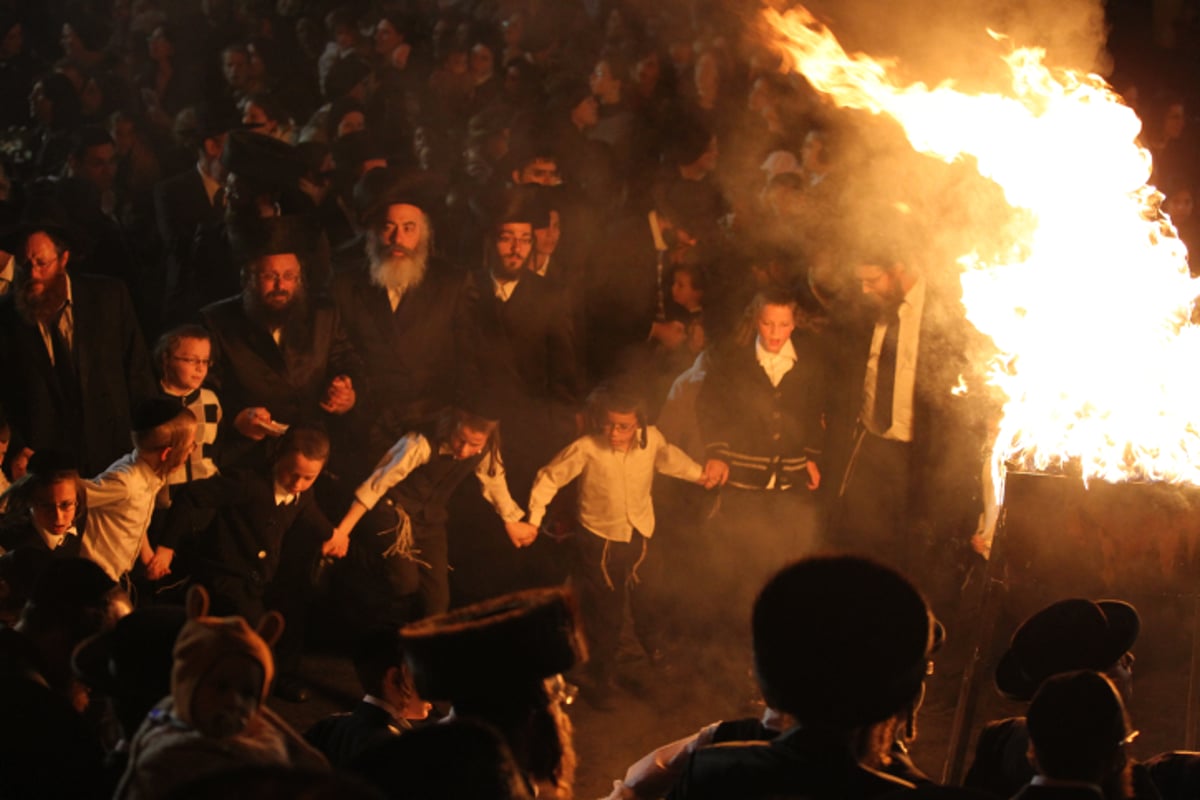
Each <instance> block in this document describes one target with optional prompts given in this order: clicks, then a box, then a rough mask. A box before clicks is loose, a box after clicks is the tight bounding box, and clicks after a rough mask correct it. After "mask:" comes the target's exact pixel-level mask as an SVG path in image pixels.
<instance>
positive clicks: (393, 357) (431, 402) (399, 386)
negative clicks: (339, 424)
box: [333, 169, 462, 477]
mask: <svg viewBox="0 0 1200 800" xmlns="http://www.w3.org/2000/svg"><path fill="white" fill-rule="evenodd" d="M355 196H356V200H357V204H358V207H359V213H360V224H361V225H362V227H363V228H364V236H363V240H364V250H365V255H366V258H365V262H363V263H359V264H354V265H347V266H346V267H344V268H343V269H341V270H339V271H338V272H336V273H335V275H334V279H333V297H334V302H335V303H336V305H337V308H338V310H339V311H340V312H341V316H342V319H343V320H344V321H345V325H346V332H347V334H348V336H349V337H350V341H351V343H352V344H353V346H354V349H355V350H356V351H357V352H358V354H359V355H360V356H361V357H362V361H363V369H364V375H365V379H366V382H367V385H368V387H369V397H367V398H366V407H367V408H369V411H364V416H365V418H366V419H369V420H370V421H371V426H370V430H369V431H368V433H367V442H368V444H367V445H366V447H367V451H368V452H367V455H368V456H369V458H364V462H365V463H366V464H367V466H368V468H369V467H370V465H371V464H374V463H375V461H376V460H377V459H378V457H379V456H381V455H382V454H383V453H384V452H386V451H387V449H388V448H389V447H390V446H391V445H392V444H393V443H394V442H395V441H396V440H397V439H399V438H400V437H401V436H402V435H404V434H405V433H407V432H408V431H409V430H411V429H412V428H413V426H415V425H420V424H422V423H424V422H427V421H429V420H430V419H432V418H433V417H434V416H435V415H436V413H437V411H438V410H439V409H441V408H443V407H445V406H447V405H450V404H451V403H452V402H454V400H455V399H456V398H455V390H456V386H457V384H458V381H457V372H458V366H459V360H458V358H457V357H456V354H455V334H454V314H455V307H456V305H457V303H458V298H459V294H460V292H461V289H462V276H461V274H459V273H458V272H456V271H455V270H453V269H451V268H450V267H449V265H447V264H446V263H445V262H443V261H441V260H440V259H438V258H437V257H435V256H434V255H433V234H434V232H433V226H432V225H431V224H430V221H429V215H428V213H427V209H428V208H432V203H433V200H432V198H431V197H430V196H428V193H427V192H424V191H423V190H422V188H421V186H420V185H419V184H418V183H416V182H415V181H413V180H412V179H410V178H409V177H407V176H404V175H402V174H398V173H394V172H391V171H390V170H382V169H377V170H373V171H372V172H369V173H367V175H366V176H364V177H363V179H362V181H360V183H359V186H358V187H356V189H355ZM362 477H365V473H364V475H363V476H362Z"/></svg>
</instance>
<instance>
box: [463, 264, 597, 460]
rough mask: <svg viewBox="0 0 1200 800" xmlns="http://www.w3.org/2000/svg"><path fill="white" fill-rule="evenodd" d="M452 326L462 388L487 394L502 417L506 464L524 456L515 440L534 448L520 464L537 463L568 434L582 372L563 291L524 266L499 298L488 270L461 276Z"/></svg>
mask: <svg viewBox="0 0 1200 800" xmlns="http://www.w3.org/2000/svg"><path fill="white" fill-rule="evenodd" d="M456 328H457V331H458V334H459V336H460V344H459V352H460V353H462V354H463V362H464V367H463V372H464V374H463V387H464V391H465V393H466V394H467V395H468V396H471V397H478V398H486V399H487V403H488V405H489V406H490V407H491V410H492V413H494V414H495V415H496V417H497V418H498V419H499V420H500V422H501V431H502V433H503V434H504V436H505V437H506V438H505V440H504V445H505V460H506V462H508V464H507V466H508V468H509V470H510V472H511V469H512V468H513V467H514V466H519V462H523V461H526V460H527V459H523V458H521V457H520V455H521V454H520V453H517V452H516V450H515V449H514V448H519V449H521V450H530V448H532V449H533V450H534V451H536V454H534V453H530V455H531V457H532V462H531V464H526V465H524V466H532V470H533V471H536V470H537V469H538V468H540V467H541V466H542V465H543V464H544V463H545V461H546V460H548V459H549V457H551V456H553V455H554V453H556V452H558V450H559V449H560V448H561V447H562V446H564V445H566V444H567V442H569V441H570V440H571V439H572V438H573V435H574V412H575V408H576V406H577V405H578V403H579V399H580V398H579V395H580V376H579V369H578V364H577V362H576V357H575V347H574V337H573V333H572V329H571V321H570V314H569V309H568V305H567V302H566V299H565V297H564V296H563V294H562V293H561V292H559V291H557V290H556V289H554V288H553V287H552V286H551V285H550V284H549V283H548V282H547V281H546V279H545V278H543V277H541V276H540V275H535V274H529V275H526V276H523V277H522V278H521V279H520V280H519V281H518V282H517V285H516V287H515V288H514V289H513V292H512V296H511V297H509V299H508V301H507V302H501V301H500V299H499V298H497V297H496V295H495V292H494V290H493V284H492V279H491V277H490V276H489V275H488V274H487V273H485V272H475V273H472V274H471V275H469V276H468V278H467V282H466V288H465V291H464V294H463V302H462V304H461V305H460V319H459V321H458V323H457V324H456ZM510 452H513V453H514V454H515V455H517V456H518V457H517V460H516V462H513V461H511V460H509V459H508V455H509V453H510ZM521 471H522V470H521V469H518V472H521ZM532 477H533V475H532V472H530V474H529V475H528V476H527V478H528V479H529V480H532Z"/></svg>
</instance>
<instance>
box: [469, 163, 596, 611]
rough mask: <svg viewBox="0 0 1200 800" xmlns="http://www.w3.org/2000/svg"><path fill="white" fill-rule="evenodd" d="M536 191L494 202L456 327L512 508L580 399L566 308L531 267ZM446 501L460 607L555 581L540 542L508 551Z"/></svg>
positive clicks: (473, 504) (571, 433) (499, 536)
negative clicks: (490, 420) (494, 424)
mask: <svg viewBox="0 0 1200 800" xmlns="http://www.w3.org/2000/svg"><path fill="white" fill-rule="evenodd" d="M535 188H536V187H530V186H516V187H512V188H510V189H509V190H508V191H507V192H506V193H505V195H504V196H503V197H502V198H501V199H502V205H501V207H500V208H499V209H497V210H496V211H494V212H493V215H492V221H491V226H490V228H489V231H488V235H487V238H486V242H485V247H484V259H483V268H482V269H479V270H476V271H474V272H472V273H471V274H470V275H469V276H468V277H467V279H466V285H465V288H464V291H463V295H462V302H461V303H460V305H459V312H458V313H459V316H458V322H457V323H456V325H455V330H456V333H457V336H458V337H459V338H458V341H459V346H458V352H459V353H460V359H461V362H462V369H463V372H462V382H463V383H462V385H463V391H464V392H465V393H467V395H468V396H475V397H485V398H487V401H488V404H489V406H490V407H491V408H492V409H493V413H494V414H495V416H496V418H497V419H499V420H500V430H501V431H502V433H503V439H502V444H501V455H502V457H503V460H504V469H505V472H506V474H507V475H508V485H509V488H510V489H511V491H512V494H513V498H514V499H517V498H520V499H519V500H518V502H519V503H524V502H525V500H526V499H527V497H528V494H529V490H530V488H531V486H532V484H533V477H534V475H535V474H536V472H537V470H538V469H539V468H541V467H542V466H543V465H544V464H546V463H547V462H549V460H550V459H551V458H552V457H553V456H554V454H555V453H557V452H558V451H559V450H560V449H561V448H563V447H565V446H566V445H567V444H568V443H569V442H570V441H571V440H572V439H573V438H575V414H574V412H575V409H576V408H577V407H578V405H579V399H580V393H581V388H580V383H581V380H580V376H579V373H580V370H579V366H578V363H577V361H576V354H575V347H574V344H573V342H574V337H573V334H572V329H571V323H570V319H571V315H570V313H569V305H568V303H567V302H566V300H565V297H564V295H563V292H562V290H560V289H558V288H557V287H555V286H554V285H552V284H551V283H550V282H549V281H548V280H547V279H546V278H543V277H542V276H541V275H538V274H537V273H536V272H533V271H532V270H531V269H530V264H531V263H532V259H533V258H534V242H535V230H536V229H538V228H541V227H545V226H546V225H547V224H548V222H549V220H548V211H547V209H546V208H545V205H544V204H543V203H540V202H538V198H537V193H536V190H535ZM475 494H476V495H477V494H478V492H475ZM454 502H455V506H454V508H455V510H456V512H458V513H457V515H456V516H455V517H454V518H452V519H451V523H450V529H451V530H450V535H451V539H450V547H451V563H453V564H454V567H455V572H454V575H453V578H452V580H453V584H454V588H455V590H456V597H458V599H459V600H460V601H461V602H471V601H475V600H482V599H484V598H486V597H490V596H494V595H498V594H503V593H505V592H509V591H515V590H518V589H525V588H531V587H535V586H548V585H551V584H553V583H555V582H557V581H561V580H562V575H561V574H559V573H558V572H557V571H556V570H555V568H554V562H555V561H558V562H560V563H561V560H562V559H561V554H560V553H555V552H554V548H553V547H552V546H548V542H547V541H546V540H545V538H544V537H543V538H542V541H535V542H534V545H533V546H532V547H530V548H522V549H521V550H514V549H513V548H512V547H511V546H509V545H508V538H507V537H506V536H505V535H504V530H503V528H502V527H501V526H500V525H499V522H498V521H496V519H495V517H496V515H495V514H494V513H491V514H489V511H490V509H489V507H487V506H486V505H484V504H481V503H479V502H477V501H476V499H475V497H474V496H471V495H470V494H468V491H467V490H463V491H462V492H460V493H459V494H458V495H457V496H456V497H455V500H454ZM456 534H461V535H456ZM555 556H558V558H555Z"/></svg>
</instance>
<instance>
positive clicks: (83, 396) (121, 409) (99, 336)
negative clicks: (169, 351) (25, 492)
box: [0, 275, 157, 475]
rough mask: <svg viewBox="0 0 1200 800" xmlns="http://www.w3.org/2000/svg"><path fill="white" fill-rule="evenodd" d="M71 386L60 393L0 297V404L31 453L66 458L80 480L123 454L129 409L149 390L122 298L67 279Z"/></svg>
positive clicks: (25, 328) (31, 337)
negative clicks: (71, 332)
mask: <svg viewBox="0 0 1200 800" xmlns="http://www.w3.org/2000/svg"><path fill="white" fill-rule="evenodd" d="M71 294H72V298H73V299H72V313H73V317H74V326H75V328H74V331H75V332H74V336H73V341H74V362H75V372H76V373H77V379H78V385H77V389H76V388H70V387H68V388H66V389H64V387H63V385H62V384H61V383H60V381H59V377H58V373H57V372H56V371H55V368H54V365H53V364H51V362H50V355H49V353H47V351H46V345H45V343H44V342H43V340H42V336H41V332H40V331H39V330H38V327H37V326H36V325H33V324H30V323H28V322H26V321H25V320H24V319H23V318H22V317H21V315H20V314H19V313H18V311H17V309H16V302H15V298H14V296H13V293H11V292H10V293H9V294H8V295H6V296H5V297H3V298H0V375H3V376H4V377H3V380H0V404H2V405H3V407H4V410H5V412H6V413H7V414H8V417H9V420H10V422H11V424H12V426H13V429H14V431H15V432H16V433H17V434H18V438H20V440H21V441H23V442H24V443H25V444H26V445H27V446H28V447H31V448H32V449H34V450H43V449H46V448H56V449H59V450H63V451H66V452H68V453H72V454H74V456H75V458H76V461H77V463H78V465H79V470H80V472H81V473H82V474H84V475H94V474H96V473H99V472H102V471H103V470H104V469H105V468H106V467H107V466H108V465H109V464H111V463H112V462H114V461H116V460H117V459H118V458H120V457H121V456H122V455H124V454H125V453H127V452H129V450H130V447H131V445H130V442H129V432H130V430H131V429H132V427H133V423H132V421H131V419H132V412H133V408H134V407H135V406H136V405H137V404H138V403H139V402H140V401H142V400H144V399H147V398H150V397H153V396H154V394H155V392H156V391H157V389H156V387H155V383H154V378H153V376H152V374H151V370H150V359H149V356H148V355H147V353H146V344H145V342H144V341H143V340H142V334H141V331H140V330H139V329H138V325H137V319H136V317H135V315H134V312H133V304H132V302H131V301H130V299H129V292H127V291H126V290H125V287H124V286H122V285H121V284H120V283H119V282H118V281H114V280H112V279H110V278H101V277H97V276H92V275H72V276H71Z"/></svg>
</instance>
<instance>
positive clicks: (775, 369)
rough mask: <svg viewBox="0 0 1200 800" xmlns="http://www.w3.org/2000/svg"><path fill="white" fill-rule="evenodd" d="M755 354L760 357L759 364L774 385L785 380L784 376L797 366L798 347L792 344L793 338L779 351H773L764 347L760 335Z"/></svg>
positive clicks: (755, 346)
mask: <svg viewBox="0 0 1200 800" xmlns="http://www.w3.org/2000/svg"><path fill="white" fill-rule="evenodd" d="M754 355H755V357H756V358H757V359H758V365H759V366H760V367H762V368H763V371H764V372H766V373H767V377H768V378H770V380H771V385H772V386H778V385H779V382H780V381H781V380H783V376H784V375H787V374H788V373H789V372H791V371H792V367H794V366H796V348H795V347H793V346H792V340H791V339H788V340H787V341H785V342H784V343H783V347H781V348H779V352H778V353H772V352H771V351H770V350H768V349H767V348H765V347H763V340H762V337H761V336H759V337H758V338H757V339H755V340H754Z"/></svg>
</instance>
